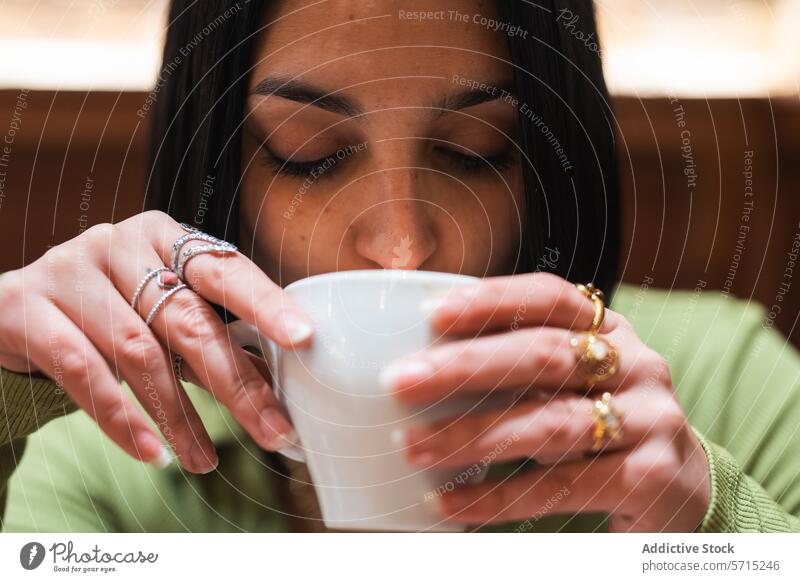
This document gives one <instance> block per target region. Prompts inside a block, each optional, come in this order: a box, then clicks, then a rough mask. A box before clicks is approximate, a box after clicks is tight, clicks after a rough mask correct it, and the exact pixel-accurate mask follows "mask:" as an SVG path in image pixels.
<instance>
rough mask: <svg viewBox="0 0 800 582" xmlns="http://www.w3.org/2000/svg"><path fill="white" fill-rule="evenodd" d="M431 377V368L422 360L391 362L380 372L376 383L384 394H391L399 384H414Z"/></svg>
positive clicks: (410, 359) (411, 359)
mask: <svg viewBox="0 0 800 582" xmlns="http://www.w3.org/2000/svg"><path fill="white" fill-rule="evenodd" d="M432 375H433V366H432V365H431V364H430V363H428V362H427V361H426V360H424V359H422V358H407V359H404V360H399V361H395V362H392V363H391V364H389V365H388V366H386V367H385V368H384V369H383V370H381V373H380V376H379V377H378V382H379V385H380V388H381V389H382V390H383V391H384V392H387V393H388V392H393V391H394V390H396V389H397V386H398V385H399V384H401V383H402V384H416V383H417V382H420V381H422V380H425V379H427V378H429V377H430V376H432Z"/></svg>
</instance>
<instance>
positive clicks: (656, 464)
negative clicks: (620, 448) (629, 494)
mask: <svg viewBox="0 0 800 582" xmlns="http://www.w3.org/2000/svg"><path fill="white" fill-rule="evenodd" d="M678 468H679V467H678V464H677V463H676V455H675V452H674V451H673V449H672V448H671V447H669V446H659V447H658V448H655V447H650V448H649V449H648V450H646V451H645V450H642V451H641V452H640V453H639V454H637V455H632V456H630V457H629V458H628V462H627V463H626V471H625V477H626V481H627V482H628V486H629V488H630V489H632V490H635V489H637V488H640V487H641V485H642V484H643V483H645V482H647V483H654V484H659V485H663V484H666V483H669V482H670V481H671V480H672V479H673V478H674V477H675V474H676V471H677V469H678Z"/></svg>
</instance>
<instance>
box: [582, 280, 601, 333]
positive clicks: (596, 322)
mask: <svg viewBox="0 0 800 582" xmlns="http://www.w3.org/2000/svg"><path fill="white" fill-rule="evenodd" d="M575 287H576V288H577V289H578V291H580V292H581V293H583V294H584V295H585V296H586V297H587V298H588V299H591V301H592V303H593V304H594V317H593V318H592V326H591V327H590V328H589V333H595V334H596V333H598V332H599V331H600V326H602V325H603V320H604V319H605V317H606V304H605V302H604V301H603V297H604V296H603V292H602V291H600V289H598V288H597V287H595V286H594V284H593V283H586V285H584V284H582V283H575Z"/></svg>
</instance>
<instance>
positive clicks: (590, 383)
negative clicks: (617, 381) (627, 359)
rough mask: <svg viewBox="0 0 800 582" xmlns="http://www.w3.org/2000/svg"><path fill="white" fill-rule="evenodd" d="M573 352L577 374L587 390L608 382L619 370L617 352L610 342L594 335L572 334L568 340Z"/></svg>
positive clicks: (585, 333) (587, 332)
mask: <svg viewBox="0 0 800 582" xmlns="http://www.w3.org/2000/svg"><path fill="white" fill-rule="evenodd" d="M569 343H570V345H571V346H572V347H573V349H574V350H575V357H576V358H577V362H576V363H575V367H576V369H577V371H578V374H579V375H580V377H581V378H582V379H583V381H584V382H585V383H586V388H587V390H591V389H592V388H594V385H595V384H597V383H598V382H602V381H603V380H608V379H609V378H611V377H612V376H613V375H614V374H616V373H617V370H618V369H619V350H618V349H617V346H615V345H614V344H613V343H611V340H609V339H607V338H605V337H603V336H602V335H597V334H595V333H592V332H589V331H584V332H581V333H577V334H573V336H572V337H571V338H570V340H569Z"/></svg>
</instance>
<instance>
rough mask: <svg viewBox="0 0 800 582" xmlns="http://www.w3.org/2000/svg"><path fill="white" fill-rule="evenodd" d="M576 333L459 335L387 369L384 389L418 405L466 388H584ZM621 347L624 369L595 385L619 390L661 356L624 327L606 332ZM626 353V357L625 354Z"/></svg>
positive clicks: (537, 329)
mask: <svg viewBox="0 0 800 582" xmlns="http://www.w3.org/2000/svg"><path fill="white" fill-rule="evenodd" d="M572 334H573V332H571V331H568V330H565V329H560V328H553V327H534V328H526V329H520V330H517V331H513V332H509V333H502V334H494V335H489V336H480V337H477V338H470V339H464V340H453V341H449V342H446V343H443V344H440V345H436V346H434V347H431V348H429V349H427V350H423V351H421V352H417V353H415V354H411V355H409V356H405V357H403V358H400V359H398V360H396V361H394V362H392V363H390V365H388V366H387V367H386V368H384V370H383V371H382V372H381V375H380V382H381V385H382V388H383V389H384V390H385V391H387V392H391V393H394V394H395V396H396V397H397V398H398V399H400V400H401V401H402V402H405V403H408V404H418V403H422V402H429V401H436V400H439V399H441V398H444V397H447V396H451V395H455V394H457V393H465V392H476V391H477V392H489V391H491V390H494V389H510V388H520V387H530V386H536V387H540V388H544V389H549V390H560V389H569V390H575V389H583V388H584V387H585V385H586V378H584V377H582V375H581V374H580V373H579V371H578V369H577V367H576V364H577V355H576V353H575V348H573V347H572V345H571V344H570V340H571V338H572ZM604 337H605V338H606V339H607V340H609V341H610V342H612V343H613V344H614V345H615V346H616V347H617V350H618V354H619V355H618V370H617V372H616V373H615V374H614V375H613V376H612V377H611V378H608V379H606V380H604V381H602V382H598V383H597V384H596V385H595V386H596V388H597V390H616V389H619V388H622V387H625V386H626V385H629V384H631V383H632V382H635V381H637V380H638V379H639V377H640V376H641V375H642V373H643V370H642V366H644V365H648V366H649V365H650V364H651V363H652V362H654V361H655V358H654V357H653V354H651V352H652V350H650V349H649V348H647V347H646V346H644V344H642V343H641V342H640V341H638V340H637V339H636V338H635V336H633V335H632V334H629V333H627V332H626V331H624V330H623V329H622V328H619V329H617V330H614V331H612V332H611V333H609V334H607V335H605V336H604ZM623 355H624V357H623Z"/></svg>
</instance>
